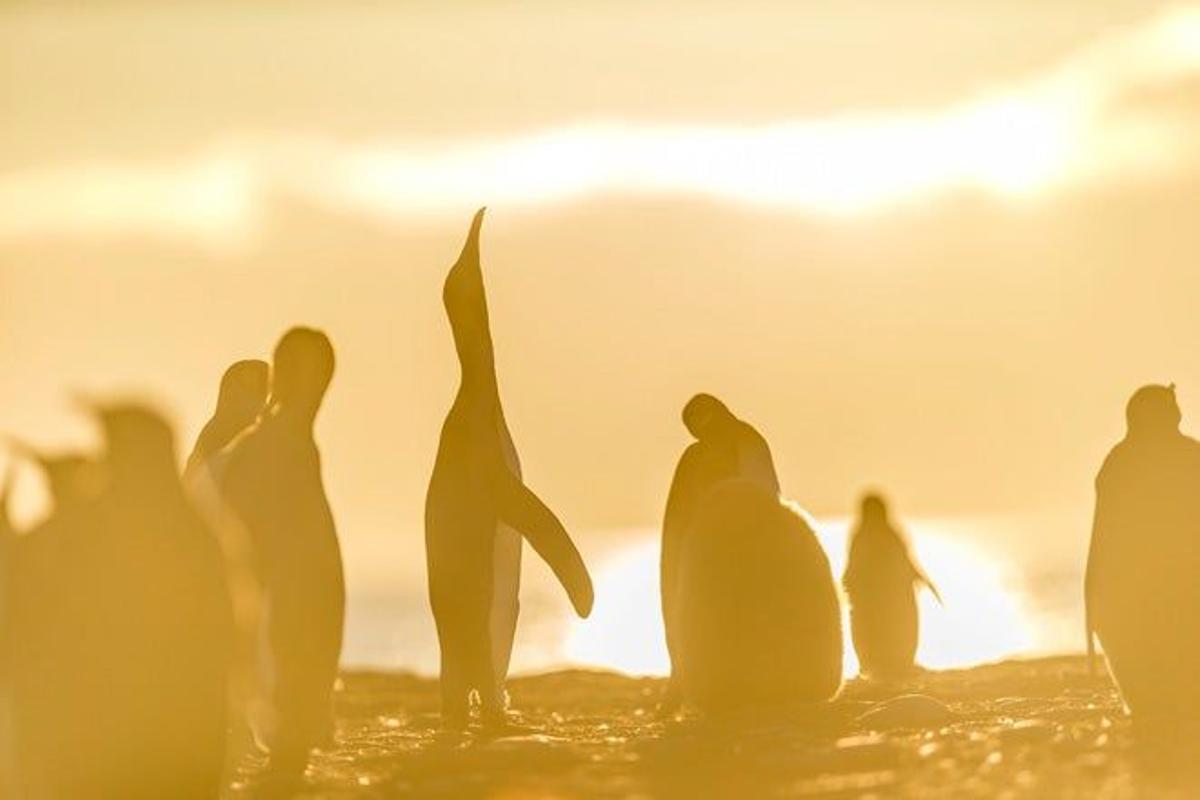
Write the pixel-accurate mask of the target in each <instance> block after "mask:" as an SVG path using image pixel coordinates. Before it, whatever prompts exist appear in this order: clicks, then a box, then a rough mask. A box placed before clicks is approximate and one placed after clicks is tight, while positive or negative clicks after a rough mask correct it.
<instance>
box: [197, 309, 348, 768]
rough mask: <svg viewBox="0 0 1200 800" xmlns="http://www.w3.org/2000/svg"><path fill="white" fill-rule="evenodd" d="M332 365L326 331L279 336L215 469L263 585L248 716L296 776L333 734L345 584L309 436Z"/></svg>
mask: <svg viewBox="0 0 1200 800" xmlns="http://www.w3.org/2000/svg"><path fill="white" fill-rule="evenodd" d="M333 371H334V353H333V346H332V345H331V344H330V342H329V339H328V338H327V337H326V336H325V334H323V333H321V332H320V331H316V330H313V329H311V328H292V329H291V330H289V331H288V332H287V333H286V334H284V336H283V338H282V339H280V341H279V344H278V345H277V346H276V347H275V353H274V358H273V361H272V386H271V398H270V400H269V403H268V409H267V411H266V412H265V413H264V414H263V415H262V417H261V419H259V421H258V422H257V423H256V424H255V425H254V426H253V427H251V428H250V429H249V430H247V431H245V432H244V433H243V434H242V435H240V436H238V437H237V439H236V440H235V441H234V442H233V443H232V445H231V446H230V447H229V449H228V451H227V453H226V454H225V456H224V457H225V458H226V461H225V464H224V465H223V467H222V469H221V473H220V475H219V476H218V484H219V488H220V492H221V496H222V498H223V500H224V501H225V502H226V503H228V505H229V508H230V509H232V511H233V512H234V514H235V515H236V516H237V518H238V520H240V522H241V524H242V525H243V526H244V527H245V530H246V533H247V534H248V536H249V539H250V541H251V543H252V545H253V548H254V552H255V561H256V567H257V571H258V574H259V582H260V583H261V585H262V590H263V609H262V614H263V618H262V632H261V640H262V652H261V653H260V663H261V670H262V674H261V677H260V681H261V684H262V687H263V692H262V695H263V696H262V697H261V698H260V707H259V708H258V709H257V710H256V713H255V718H254V719H253V721H252V722H253V725H254V729H255V734H256V736H257V738H258V741H259V744H260V745H261V746H262V747H263V748H264V749H266V750H268V751H269V752H270V770H271V772H272V773H274V774H275V775H277V776H293V777H294V776H297V775H299V774H300V773H302V772H303V770H304V767H305V765H306V764H307V762H308V757H309V753H310V751H311V750H312V749H314V748H317V747H321V746H325V745H328V744H331V743H332V741H333V718H332V692H333V684H334V682H335V681H336V679H337V670H338V658H339V655H340V653H341V647H342V626H343V617H344V613H345V603H346V589H345V579H344V576H343V572H342V556H341V550H340V547H339V545H338V537H337V529H336V527H335V525H334V520H333V513H332V511H331V510H330V508H329V501H328V500H327V498H326V496H325V487H324V482H323V478H322V474H321V454H320V452H319V451H318V449H317V443H316V441H315V439H314V438H313V427H314V425H315V422H316V417H317V412H318V411H319V410H320V408H321V403H322V400H323V399H324V397H325V392H326V390H327V389H328V387H329V383H330V381H331V380H332V378H333Z"/></svg>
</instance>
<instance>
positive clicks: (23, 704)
mask: <svg viewBox="0 0 1200 800" xmlns="http://www.w3.org/2000/svg"><path fill="white" fill-rule="evenodd" d="M97 415H98V417H99V420H100V423H101V426H102V429H103V435H104V445H105V449H104V453H103V457H102V458H101V462H100V463H101V468H102V470H103V474H104V484H103V489H102V491H101V492H100V493H99V495H98V496H97V497H96V498H95V499H94V500H93V501H89V502H88V508H87V513H86V514H71V515H64V514H63V513H62V512H60V511H58V510H56V511H55V512H54V513H52V514H51V516H50V517H49V518H47V520H46V521H45V522H44V523H42V524H41V525H39V526H38V527H37V528H35V529H34V530H33V531H31V532H30V533H28V534H26V535H25V537H22V538H27V539H28V540H29V544H30V547H25V546H23V547H22V556H21V557H22V561H23V563H22V564H21V565H20V569H21V572H22V575H23V576H24V575H29V576H30V577H31V578H32V579H31V580H26V581H22V585H21V586H19V587H18V597H17V602H18V603H19V604H21V608H20V609H19V610H18V612H17V614H16V615H15V618H14V623H15V624H14V630H12V631H10V635H11V636H12V639H13V641H15V642H19V643H20V649H19V654H18V655H16V657H15V660H16V662H17V663H16V665H15V667H14V670H13V673H12V686H13V688H14V705H15V708H14V714H13V716H14V728H15V736H16V738H17V739H18V753H19V755H18V760H19V763H20V764H21V768H22V771H23V772H24V773H25V774H24V775H23V776H22V786H23V789H24V791H25V793H26V794H28V795H29V796H34V797H47V798H93V797H95V798H98V797H122V798H136V799H139V800H140V799H141V798H146V799H147V800H148V798H161V797H180V798H216V797H218V796H219V794H220V791H221V776H222V767H223V761H224V756H225V737H226V723H227V718H226V704H225V694H226V685H227V679H228V668H229V643H230V637H231V625H232V623H231V615H230V610H229V603H228V597H227V594H226V590H225V586H224V575H223V568H222V564H221V559H220V556H219V553H218V552H217V549H216V544H215V542H214V541H213V539H212V536H211V534H210V532H209V531H208V530H207V529H206V527H205V526H204V524H203V522H202V521H201V519H200V517H199V516H198V515H197V514H196V513H195V512H194V511H193V509H192V508H191V506H190V504H189V503H188V502H187V500H186V498H185V495H184V493H183V488H182V485H181V484H180V482H179V478H178V474H177V472H176V462H175V450H174V440H173V436H172V433H171V430H170V428H169V426H168V425H167V424H166V423H165V422H164V421H163V420H162V418H161V417H159V416H158V415H157V414H155V413H153V412H151V411H149V410H148V409H145V408H143V407H140V406H137V405H134V404H120V405H110V406H105V407H101V408H99V409H97ZM39 544H40V545H42V546H38V545H39ZM34 581H36V584H35V583H34Z"/></svg>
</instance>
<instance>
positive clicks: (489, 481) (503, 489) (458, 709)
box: [425, 209, 593, 729]
mask: <svg viewBox="0 0 1200 800" xmlns="http://www.w3.org/2000/svg"><path fill="white" fill-rule="evenodd" d="M482 224H483V209H480V210H479V212H478V213H476V215H475V219H474V220H473V222H472V224H471V231H470V233H469V234H468V236H467V241H466V244H465V245H464V246H463V250H462V254H461V255H460V256H459V258H458V261H457V262H456V263H455V264H454V266H453V267H452V268H451V269H450V272H449V274H448V275H447V276H446V282H445V286H444V289H443V297H442V299H443V302H444V303H445V306H446V315H447V316H448V317H449V319H450V328H451V331H452V333H453V335H454V348H455V351H456V352H457V354H458V360H459V365H460V367H461V370H462V377H461V382H460V384H459V388H458V393H457V395H456V396H455V398H454V404H453V405H452V406H451V408H450V413H449V414H448V415H447V416H446V421H445V423H444V424H443V426H442V433H441V438H440V439H439V441H438V451H437V458H436V460H435V462H434V466H433V474H432V475H431V477H430V479H429V490H428V493H427V495H426V499H425V553H426V563H427V566H428V570H429V600H430V605H431V606H432V609H433V616H434V621H435V622H436V625H437V633H438V643H439V645H440V647H441V694H442V721H443V725H444V726H446V727H447V728H451V729H461V728H462V727H464V726H465V725H466V724H467V719H468V713H469V696H470V693H471V692H472V691H476V692H478V693H479V699H480V705H481V710H482V713H483V718H484V721H485V723H486V724H491V725H501V724H503V723H504V720H505V699H504V681H505V679H506V677H507V673H508V663H509V657H510V655H511V653H512V642H513V636H514V633H515V630H516V621H517V612H518V603H517V592H518V587H519V579H520V567H521V537H522V536H523V537H524V538H526V539H528V540H529V543H530V544H531V545H532V546H533V549H534V550H535V551H536V552H537V553H538V555H540V556H541V557H542V558H544V559H545V560H546V562H547V563H548V564H549V565H550V568H551V569H552V570H553V571H554V574H555V575H556V576H557V577H558V579H559V581H560V582H561V583H562V584H563V586H564V587H565V589H566V590H567V594H568V596H569V597H570V599H571V603H572V605H573V606H574V607H575V610H576V612H578V613H579V614H580V616H583V617H586V616H587V615H588V614H589V613H591V609H592V601H593V594H592V582H591V578H590V577H589V575H588V572H587V568H586V567H585V566H584V563H583V559H582V558H580V556H579V552H578V551H577V550H576V549H575V545H574V543H573V542H572V541H571V538H570V536H569V535H568V534H567V531H566V530H565V529H564V528H563V525H562V523H561V522H559V520H558V518H557V517H556V516H555V515H554V512H553V511H551V510H550V509H549V508H548V507H547V506H546V505H545V503H543V502H542V501H541V500H540V499H539V498H538V497H537V495H535V494H534V493H533V492H532V491H530V489H529V488H528V487H527V486H526V485H525V484H524V483H523V482H522V479H521V466H520V462H519V461H518V458H517V451H516V447H515V446H514V445H513V441H512V436H511V435H510V434H509V432H508V426H507V424H506V423H505V421H504V410H503V408H502V407H501V404H500V394H499V389H498V387H497V383H496V368H495V356H494V354H493V351H492V338H491V331H490V327H489V321H488V310H487V299H486V296H485V294H484V287H483V274H482V271H481V268H480V263H479V231H480V227H481V226H482Z"/></svg>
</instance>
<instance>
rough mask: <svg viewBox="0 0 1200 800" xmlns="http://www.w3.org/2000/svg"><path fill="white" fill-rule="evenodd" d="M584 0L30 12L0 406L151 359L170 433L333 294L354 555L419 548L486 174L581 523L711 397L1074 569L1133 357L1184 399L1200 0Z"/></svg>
mask: <svg viewBox="0 0 1200 800" xmlns="http://www.w3.org/2000/svg"><path fill="white" fill-rule="evenodd" d="M562 5H563V4H556V3H477V4H453V8H444V7H443V4H437V3H413V4H397V5H389V4H383V3H364V4H353V6H352V7H350V8H347V7H346V6H344V5H342V4H333V3H329V4H326V3H300V4H289V5H287V6H286V7H284V6H279V5H275V4H267V3H247V4H241V5H234V6H232V7H227V6H225V5H220V4H199V3H197V4H187V5H174V4H172V5H171V6H170V7H169V8H162V7H158V6H151V5H141V4H136V3H113V4H102V5H100V6H99V7H93V8H90V9H88V10H81V9H80V8H77V7H75V6H74V5H57V4H51V5H42V4H21V3H18V4H15V5H9V6H6V7H5V8H4V9H3V10H2V11H0V109H3V112H4V113H3V123H2V124H0V318H2V319H3V325H2V326H0V396H2V397H4V403H3V411H2V413H0V425H2V426H3V427H4V428H5V429H8V430H12V431H17V432H21V433H22V434H24V435H27V436H28V437H30V438H32V439H34V440H35V441H44V442H57V443H68V442H73V441H81V440H85V439H83V438H81V437H85V435H86V426H83V425H81V424H80V423H79V422H78V421H77V420H75V419H74V418H73V417H72V413H71V410H70V406H69V403H68V402H67V393H68V391H70V390H74V389H85V390H92V391H99V392H107V391H137V392H147V393H149V394H150V396H152V397H155V398H159V399H161V401H162V402H163V403H164V404H165V405H166V407H167V408H169V409H170V411H171V412H172V413H173V414H174V416H175V418H176V419H177V420H178V421H179V423H180V428H181V431H182V432H183V435H184V437H185V438H186V439H187V444H188V445H190V437H191V436H192V435H194V433H195V432H196V431H197V430H198V429H199V427H200V426H201V425H202V424H203V422H204V419H205V417H206V415H207V413H208V411H209V409H210V406H211V403H212V401H213V399H214V395H215V389H216V382H217V380H218V378H219V376H220V373H221V371H222V369H223V368H224V366H225V365H226V364H227V363H229V362H231V361H233V360H236V359H240V358H245V357H252V356H264V355H266V354H267V353H268V352H269V348H270V347H271V345H272V343H273V341H274V339H275V338H276V337H277V336H278V334H279V333H280V332H281V331H282V330H283V329H284V328H285V327H286V326H288V325H290V324H292V323H296V322H306V323H310V324H316V325H320V326H323V327H325V328H326V329H327V330H328V331H329V333H330V334H331V336H332V338H333V341H334V344H335V346H336V347H337V348H338V354H339V370H338V374H337V376H336V378H335V381H334V387H333V390H332V393H331V395H330V398H329V402H328V406H327V408H326V410H325V412H324V413H323V415H322V417H321V420H320V437H321V440H322V442H323V443H324V449H325V459H326V470H327V475H328V482H329V486H330V493H331V496H332V500H333V504H334V508H335V510H336V511H337V515H338V519H339V523H340V527H341V530H342V537H343V543H344V548H345V550H346V556H347V562H348V565H349V568H350V571H351V580H352V581H354V580H355V576H356V575H358V576H367V575H376V574H378V575H382V576H395V575H403V576H406V577H405V579H407V578H409V577H411V579H412V580H413V581H414V582H416V583H418V584H419V581H420V580H421V578H420V576H421V575H422V574H423V565H422V563H421V562H422V559H421V555H420V554H421V549H420V543H421V536H422V534H421V506H422V502H423V496H424V490H425V485H426V482H427V479H428V473H429V469H430V466H431V464H432V459H433V453H434V448H435V445H436V437H437V433H438V429H439V426H440V423H441V420H442V418H443V416H444V414H445V411H446V409H447V407H448V405H449V402H450V399H451V397H452V395H453V392H454V388H455V380H456V376H457V367H456V364H455V362H454V351H453V347H452V344H451V340H450V335H449V330H448V327H447V325H446V323H445V321H444V317H443V312H442V309H441V304H440V285H441V281H442V279H443V276H444V272H445V270H446V269H447V268H448V266H449V265H450V263H451V262H452V260H453V259H454V257H455V255H456V254H457V252H458V248H459V246H460V244H461V239H462V236H463V235H464V233H465V229H466V225H467V222H468V220H469V216H470V213H471V212H472V211H473V210H474V208H475V207H477V206H479V205H483V204H487V205H489V206H490V208H491V211H490V212H489V217H488V221H487V224H486V227H485V232H484V242H483V248H484V270H485V279H486V281H487V284H488V290H489V292H490V300H491V306H492V322H493V331H494V335H495V339H496V348H497V359H498V369H499V374H500V380H501V389H502V393H503V396H504V401H505V406H506V409H507V412H508V415H509V419H510V424H511V426H512V428H513V433H514V436H515V438H516V441H517V444H518V447H519V448H520V451H521V455H522V458H523V461H524V462H525V464H526V467H527V476H528V478H529V481H530V483H531V485H533V486H534V487H535V488H536V489H537V490H538V492H539V493H540V494H541V495H542V496H543V497H544V498H545V499H547V500H548V501H549V502H550V504H551V505H552V506H553V507H554V508H555V509H556V510H557V511H559V513H560V514H561V516H562V517H563V519H564V520H565V521H566V523H567V525H568V527H569V528H571V529H573V530H575V531H578V532H579V533H580V542H581V548H582V549H583V550H584V552H585V555H587V553H588V551H589V549H590V548H597V547H600V546H601V545H600V544H599V542H600V540H601V539H602V538H603V537H604V536H608V535H615V534H611V533H610V532H613V531H619V530H624V529H630V528H645V527H653V526H655V525H657V523H658V520H659V515H660V513H661V507H662V504H663V501H664V497H665V492H666V487H667V483H668V481H669V479H670V474H671V470H672V468H673V465H674V459H675V458H676V457H677V455H678V452H679V451H680V449H681V448H682V446H683V445H684V444H685V441H686V436H685V431H684V430H683V427H682V425H681V424H680V423H679V421H678V411H679V409H680V407H681V406H682V404H683V402H684V401H685V400H686V399H687V397H688V396H690V394H692V393H694V392H696V391H701V390H704V391H710V392H713V393H715V394H717V395H718V396H720V397H722V398H723V399H725V400H726V401H727V402H728V403H729V405H730V406H731V407H732V408H733V409H734V411H735V412H736V413H738V414H740V415H742V416H743V417H745V418H746V419H748V420H750V421H751V422H753V423H754V424H755V425H757V426H758V427H759V428H760V430H762V431H763V433H764V434H765V435H766V436H767V438H768V439H769V440H770V442H771V444H772V446H773V448H774V451H775V456H776V460H777V462H778V465H779V472H780V475H781V478H782V482H783V485H784V489H785V492H786V493H787V494H788V495H790V496H791V497H793V498H795V499H796V500H797V501H798V502H800V503H802V504H803V505H805V506H806V507H808V508H809V509H811V510H812V511H814V512H816V513H819V514H825V515H843V514H845V513H848V511H849V509H850V508H851V506H852V504H853V501H854V499H855V497H856V495H857V494H858V492H859V491H860V490H861V489H862V488H863V487H864V486H867V485H871V486H879V487H883V488H884V489H885V490H886V491H888V492H889V493H890V494H891V495H893V497H894V498H895V499H896V502H897V504H898V506H899V508H900V510H901V512H902V513H904V514H908V515H912V516H914V517H916V516H920V517H930V518H932V517H939V518H940V517H953V516H968V515H971V516H980V517H1007V518H1013V519H1018V518H1019V519H1024V518H1031V519H1039V520H1041V522H1038V523H1031V524H1030V526H1028V527H1027V528H1022V529H1021V530H1024V531H1026V533H1025V534H1023V535H1025V536H1026V537H1027V542H1026V543H1024V544H1020V543H1014V545H1013V546H1014V547H1018V546H1021V547H1028V542H1038V543H1039V545H1041V546H1045V547H1047V548H1049V549H1051V550H1053V551H1054V552H1062V553H1068V554H1074V553H1077V554H1078V556H1077V557H1078V561H1079V562H1080V563H1082V558H1083V547H1084V543H1085V542H1086V537H1087V521H1088V514H1089V502H1090V492H1091V480H1092V477H1093V475H1094V473H1095V470H1096V469H1097V468H1098V466H1099V463H1100V460H1101V458H1102V457H1103V455H1104V453H1105V452H1106V450H1107V448H1108V447H1109V446H1110V445H1111V444H1112V443H1113V442H1114V441H1115V440H1116V439H1117V438H1119V436H1120V435H1121V433H1122V407H1123V404H1124V400H1125V398H1126V397H1127V396H1128V394H1129V393H1130V392H1131V391H1132V390H1133V389H1134V388H1136V387H1137V386H1138V385H1140V384H1141V383H1144V382H1149V381H1172V380H1173V381H1176V382H1178V384H1179V387H1180V397H1181V401H1182V403H1183V405H1184V413H1185V426H1186V425H1187V423H1188V420H1189V419H1193V418H1195V417H1196V416H1197V415H1200V353H1198V352H1197V347H1196V343H1197V342H1200V315H1198V314H1196V311H1195V309H1196V298H1197V297H1198V296H1200V225H1197V220H1200V188H1197V187H1198V186H1200V184H1197V181H1196V179H1197V177H1198V175H1200V111H1198V109H1200V6H1195V5H1190V6H1189V5H1186V4H1184V5H1170V6H1163V7H1154V6H1153V4H1147V3H1144V2H1132V1H1131V2H1107V3H1100V2H1055V3H1040V2H992V1H991V0H972V1H971V2H964V3H956V4H952V5H951V4H945V3H941V2H936V3H935V2H897V3H890V4H877V3H865V2H863V3H806V4H801V5H799V6H797V5H796V4H783V3H779V4H776V3H751V4H740V3H727V4H717V3H712V4H706V3H701V4H696V3H678V4H665V5H660V4H656V6H655V8H654V9H647V8H644V7H643V5H642V4H634V3H611V4H600V3H597V4H594V5H589V6H585V7H583V8H578V7H572V8H571V9H564V8H563V7H562ZM1049 519H1053V520H1055V521H1056V522H1055V523H1053V524H1051V523H1049V522H1047V521H1046V520H1049ZM1060 521H1061V523H1062V524H1061V526H1059V527H1056V526H1058V525H1059V522H1060ZM398 541H399V542H403V543H405V544H404V546H401V547H397V546H396V543H397V542H398ZM1072 557H1074V556H1072ZM563 602H564V603H565V600H564V601H563Z"/></svg>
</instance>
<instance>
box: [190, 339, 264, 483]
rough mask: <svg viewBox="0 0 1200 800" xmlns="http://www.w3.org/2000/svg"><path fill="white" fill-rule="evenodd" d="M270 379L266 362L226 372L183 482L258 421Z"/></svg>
mask: <svg viewBox="0 0 1200 800" xmlns="http://www.w3.org/2000/svg"><path fill="white" fill-rule="evenodd" d="M269 376H270V367H269V366H268V364H267V362H265V361H259V360H256V359H247V360H244V361H237V362H235V363H233V364H232V365H230V367H229V369H227V370H225V374H224V375H223V376H222V377H221V387H220V389H219V390H218V392H217V408H216V410H215V411H213V415H212V418H211V419H209V421H208V423H207V424H205V426H204V428H203V429H202V430H201V431H200V435H199V436H198V437H197V438H196V444H195V446H194V447H193V448H192V454H191V455H190V456H188V460H187V466H186V467H185V468H184V480H185V481H187V482H190V481H191V480H193V479H194V476H195V474H196V472H197V471H198V470H199V469H200V468H201V467H202V466H204V465H205V463H206V462H207V461H208V460H209V459H210V458H212V457H213V456H214V455H215V454H217V453H218V452H220V451H221V450H223V449H224V448H225V447H226V446H227V445H228V444H229V443H230V442H232V441H233V439H234V437H235V436H237V435H238V434H239V433H241V432H242V431H244V430H246V429H247V428H249V427H250V426H251V425H253V424H254V422H255V421H256V420H257V419H258V417H259V415H260V414H262V412H263V410H264V409H265V407H266V404H267V392H268V385H269Z"/></svg>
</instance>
